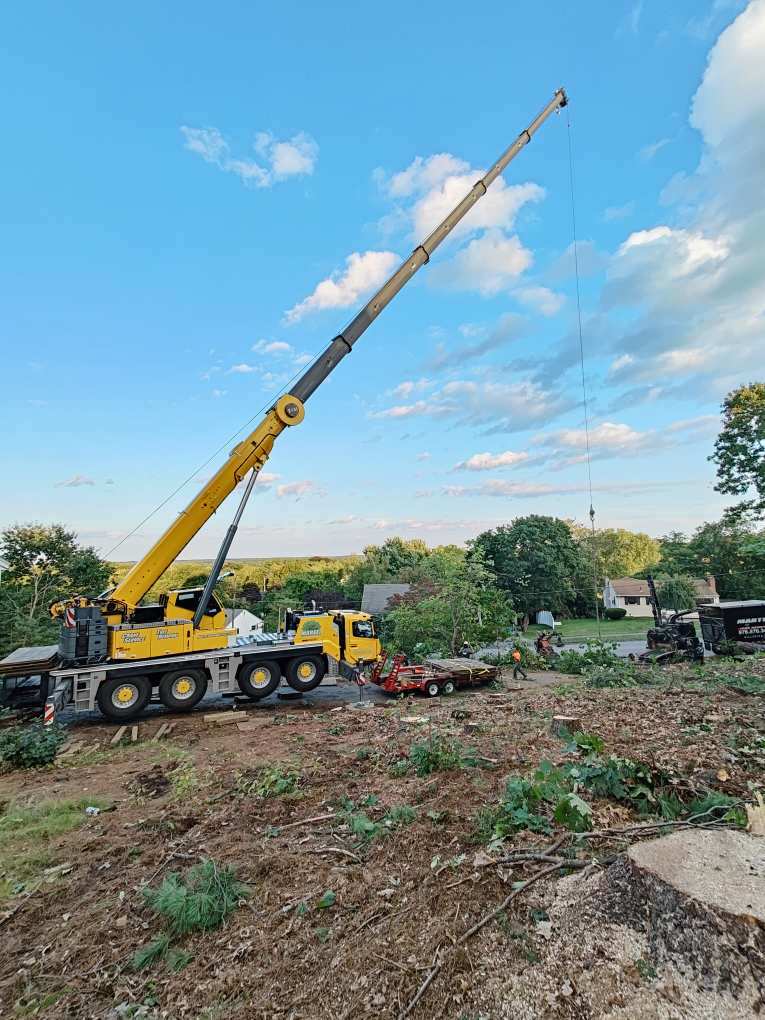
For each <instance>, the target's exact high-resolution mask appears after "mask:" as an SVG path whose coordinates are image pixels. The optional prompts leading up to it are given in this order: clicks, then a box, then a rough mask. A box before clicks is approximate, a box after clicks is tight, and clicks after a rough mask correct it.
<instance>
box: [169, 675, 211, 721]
mask: <svg viewBox="0 0 765 1020" xmlns="http://www.w3.org/2000/svg"><path fill="white" fill-rule="evenodd" d="M206 692H207V674H206V673H205V672H204V670H202V669H174V670H171V671H170V672H169V673H165V675H164V676H163V677H162V679H161V680H160V682H159V700H160V701H161V702H162V704H163V705H164V706H165V707H166V708H171V709H172V710H173V711H174V712H190V711H191V709H192V708H193V707H194V706H195V705H197V704H199V702H200V701H201V700H202V698H203V697H204V696H205V694H206Z"/></svg>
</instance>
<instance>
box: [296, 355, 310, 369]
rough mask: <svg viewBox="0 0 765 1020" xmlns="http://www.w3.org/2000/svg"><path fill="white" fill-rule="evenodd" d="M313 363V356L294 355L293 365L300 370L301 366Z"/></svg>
mask: <svg viewBox="0 0 765 1020" xmlns="http://www.w3.org/2000/svg"><path fill="white" fill-rule="evenodd" d="M312 361H313V354H297V355H295V361H294V363H295V365H296V366H297V367H298V368H301V367H302V366H303V365H308V364H310V363H311V362H312Z"/></svg>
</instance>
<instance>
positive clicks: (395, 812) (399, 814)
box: [383, 804, 417, 828]
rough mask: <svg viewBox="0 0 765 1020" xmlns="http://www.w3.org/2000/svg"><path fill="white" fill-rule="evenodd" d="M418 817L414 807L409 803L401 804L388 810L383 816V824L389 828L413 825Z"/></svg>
mask: <svg viewBox="0 0 765 1020" xmlns="http://www.w3.org/2000/svg"><path fill="white" fill-rule="evenodd" d="M416 818H417V812H416V811H415V810H414V808H413V807H410V806H409V805H408V804H399V805H397V806H396V807H392V808H391V809H390V811H388V812H387V814H386V815H385V817H384V818H383V824H385V825H387V826H388V827H389V828H395V827H396V826H398V825H411V824H412V822H413V821H415V819H416Z"/></svg>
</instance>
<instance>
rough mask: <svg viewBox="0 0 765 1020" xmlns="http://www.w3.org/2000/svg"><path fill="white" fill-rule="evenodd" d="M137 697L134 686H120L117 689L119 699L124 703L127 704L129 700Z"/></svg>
mask: <svg viewBox="0 0 765 1020" xmlns="http://www.w3.org/2000/svg"><path fill="white" fill-rule="evenodd" d="M134 697H135V690H134V689H133V688H132V687H120V688H119V690H118V691H117V701H119V702H120V704H122V705H126V704H127V703H128V702H129V701H132V700H133V698H134Z"/></svg>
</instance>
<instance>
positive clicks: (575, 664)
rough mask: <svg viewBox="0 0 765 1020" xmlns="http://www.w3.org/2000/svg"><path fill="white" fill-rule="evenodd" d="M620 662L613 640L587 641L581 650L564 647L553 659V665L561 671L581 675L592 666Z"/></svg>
mask: <svg viewBox="0 0 765 1020" xmlns="http://www.w3.org/2000/svg"><path fill="white" fill-rule="evenodd" d="M621 662H622V660H621V659H620V658H619V656H618V655H617V654H616V645H615V644H614V642H613V641H588V642H587V643H586V645H585V650H584V651H583V652H578V651H577V650H576V649H575V648H566V649H564V650H563V651H562V652H561V653H560V655H559V656H558V658H557V659H556V660H555V665H556V666H557V668H558V669H559V670H560V672H561V673H573V674H578V675H581V674H583V673H586V672H587V670H588V669H590V668H591V667H592V666H613V665H618V664H620V663H621Z"/></svg>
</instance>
